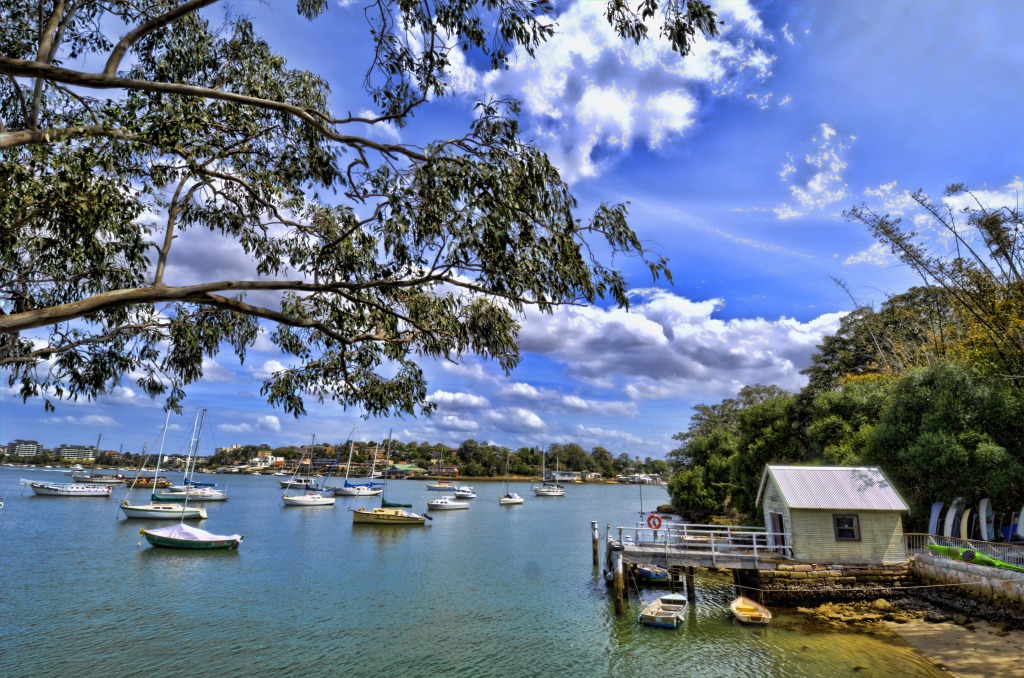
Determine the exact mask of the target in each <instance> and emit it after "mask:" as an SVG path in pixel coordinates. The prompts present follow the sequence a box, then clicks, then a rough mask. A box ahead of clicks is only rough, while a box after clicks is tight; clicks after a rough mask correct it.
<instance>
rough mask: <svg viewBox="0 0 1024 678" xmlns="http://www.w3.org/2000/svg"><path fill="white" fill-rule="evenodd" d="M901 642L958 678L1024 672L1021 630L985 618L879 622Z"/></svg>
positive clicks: (979, 677) (1022, 674)
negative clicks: (1007, 628)
mask: <svg viewBox="0 0 1024 678" xmlns="http://www.w3.org/2000/svg"><path fill="white" fill-rule="evenodd" d="M882 623H883V624H884V625H885V628H887V629H889V630H890V631H892V632H893V633H894V634H895V635H897V636H898V637H900V638H902V639H903V641H904V642H906V643H907V644H908V645H910V646H911V647H913V648H914V649H915V650H917V651H918V652H920V653H921V654H922V655H924V656H926V657H928V658H929V659H932V660H934V661H935V662H936V663H938V664H940V665H941V666H942V667H943V668H945V669H946V670H948V671H950V672H951V673H954V674H956V675H957V676H960V677H961V678H975V677H978V678H988V677H990V676H1024V631H1004V630H1003V629H1002V628H1000V627H999V626H995V625H993V624H990V623H988V622H985V621H976V622H971V623H969V624H966V625H964V626H961V625H959V624H954V623H952V622H939V623H932V622H926V621H924V620H921V619H914V620H911V621H908V622H906V623H897V622H891V621H887V622H882Z"/></svg>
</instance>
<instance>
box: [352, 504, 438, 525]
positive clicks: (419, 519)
mask: <svg viewBox="0 0 1024 678" xmlns="http://www.w3.org/2000/svg"><path fill="white" fill-rule="evenodd" d="M351 511H352V522H353V523H357V524H375V525H425V524H426V522H427V517H426V516H421V515H420V514H418V513H412V512H411V511H406V510H405V509H401V508H384V507H380V508H374V509H367V508H366V507H365V506H364V507H362V508H358V509H351Z"/></svg>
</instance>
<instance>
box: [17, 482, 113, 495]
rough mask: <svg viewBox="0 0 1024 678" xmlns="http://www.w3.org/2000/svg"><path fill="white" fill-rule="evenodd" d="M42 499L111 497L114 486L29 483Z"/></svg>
mask: <svg viewBox="0 0 1024 678" xmlns="http://www.w3.org/2000/svg"><path fill="white" fill-rule="evenodd" d="M28 485H29V487H31V488H32V491H33V492H34V493H35V494H37V495H38V496H40V497H109V496H110V493H111V491H112V490H113V486H112V485H84V484H81V483H66V484H48V483H29V484H28Z"/></svg>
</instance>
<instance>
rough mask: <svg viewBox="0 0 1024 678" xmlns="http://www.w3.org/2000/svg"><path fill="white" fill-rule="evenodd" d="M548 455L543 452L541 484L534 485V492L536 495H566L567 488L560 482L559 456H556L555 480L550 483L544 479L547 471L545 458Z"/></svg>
mask: <svg viewBox="0 0 1024 678" xmlns="http://www.w3.org/2000/svg"><path fill="white" fill-rule="evenodd" d="M546 457H547V455H545V454H544V453H543V452H541V461H540V478H541V484H540V485H539V486H534V487H533V488H532V489H533V494H534V496H535V497H564V496H565V488H564V487H562V486H561V485H559V484H558V457H557V456H556V457H555V482H553V483H550V482H548V481H547V480H545V479H544V476H545V475H546V473H545V463H544V462H545V460H546Z"/></svg>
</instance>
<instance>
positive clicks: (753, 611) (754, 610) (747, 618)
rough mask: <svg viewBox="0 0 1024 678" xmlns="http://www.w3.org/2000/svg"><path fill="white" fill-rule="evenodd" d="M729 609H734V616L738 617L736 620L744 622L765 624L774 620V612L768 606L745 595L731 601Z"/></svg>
mask: <svg viewBox="0 0 1024 678" xmlns="http://www.w3.org/2000/svg"><path fill="white" fill-rule="evenodd" d="M729 609H730V610H731V611H732V616H733V617H735V618H736V621H738V622H741V623H743V624H760V625H762V626H763V625H765V624H767V623H768V622H770V621H771V620H772V613H771V612H770V611H769V610H768V608H767V607H765V606H764V605H761V604H760V603H758V602H756V601H753V600H751V599H750V598H745V597H743V596H739V597H738V598H736V599H735V600H733V601H732V602H731V603H729Z"/></svg>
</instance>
